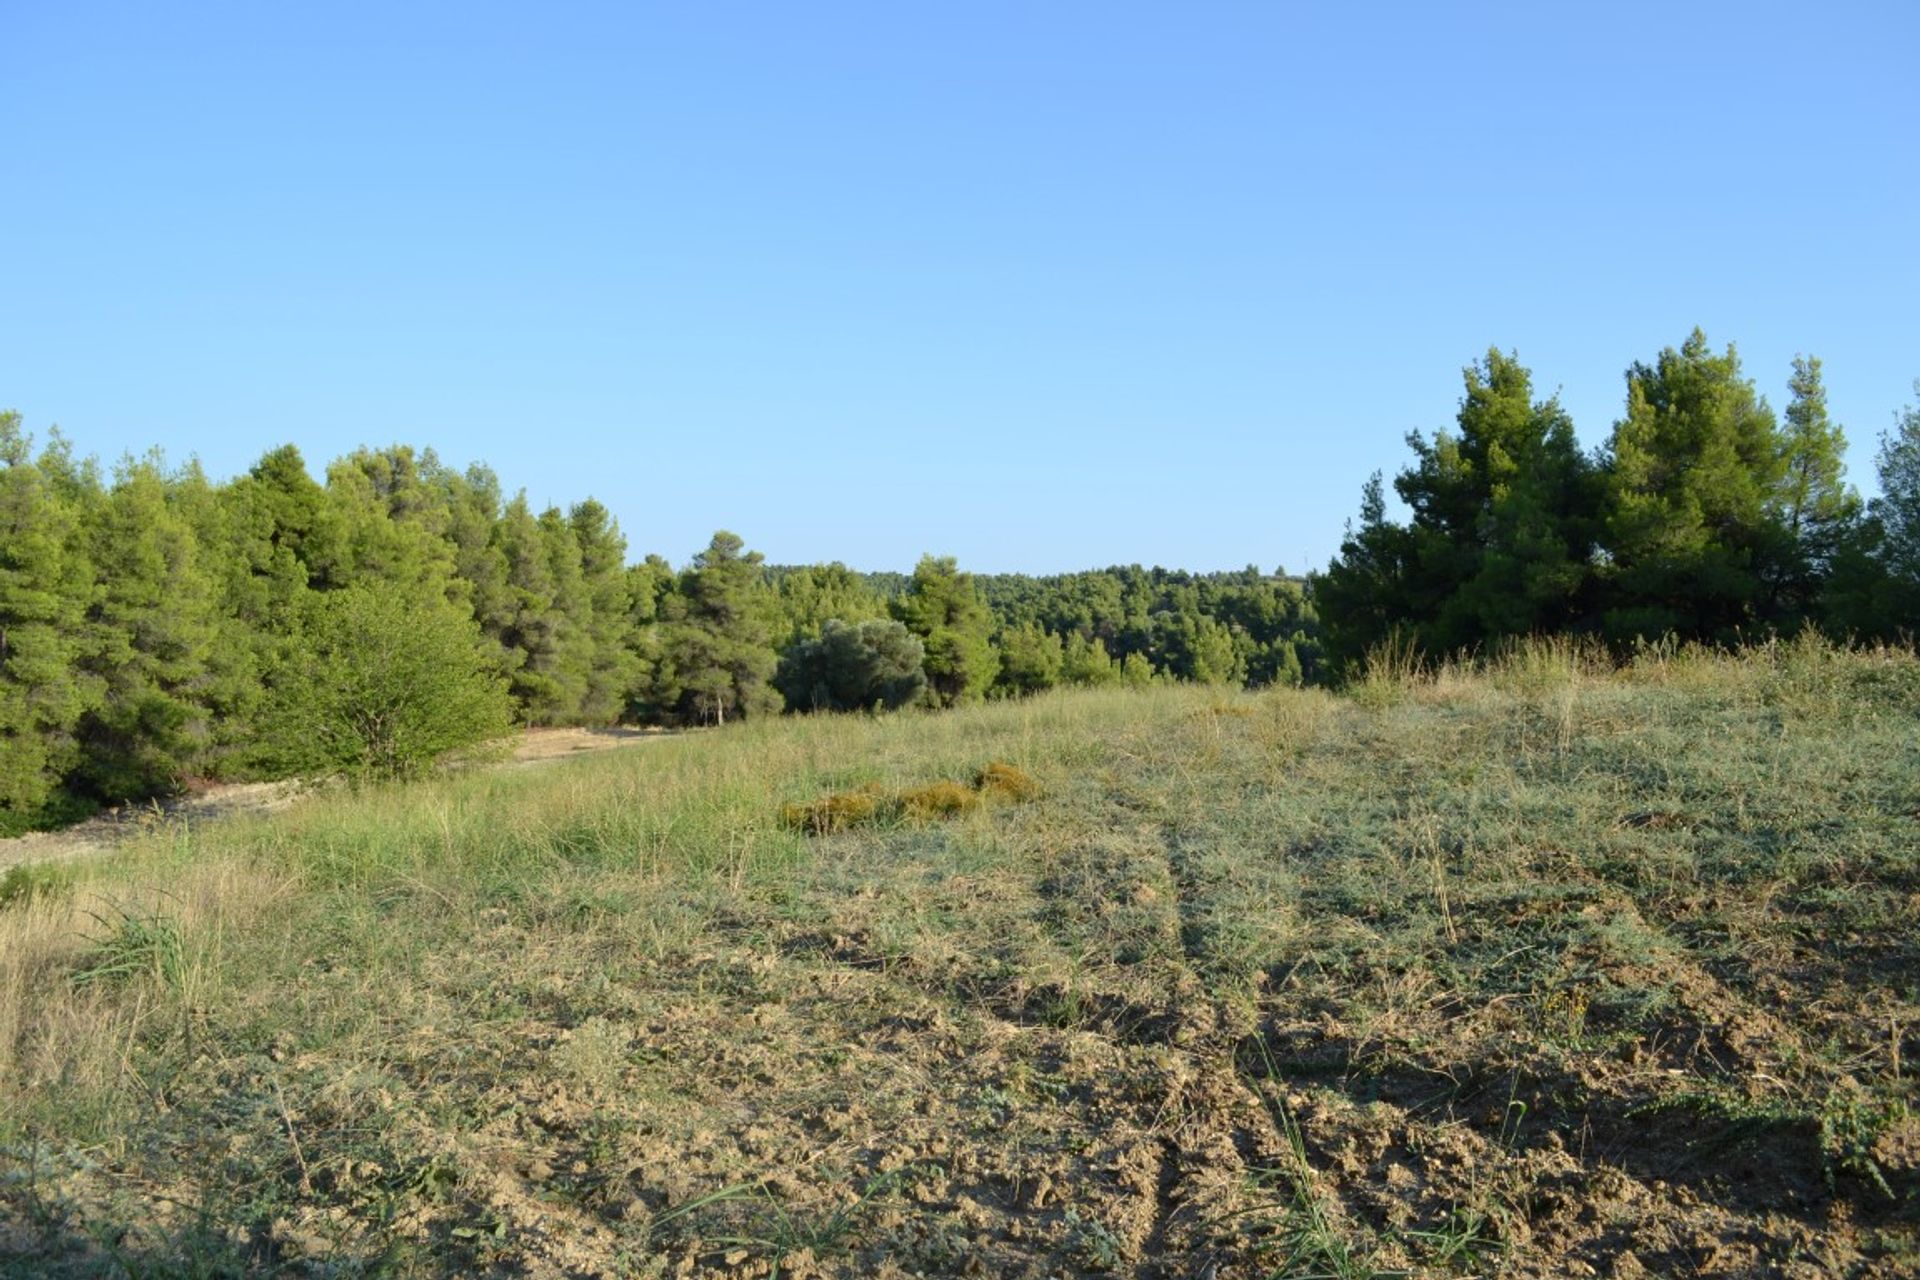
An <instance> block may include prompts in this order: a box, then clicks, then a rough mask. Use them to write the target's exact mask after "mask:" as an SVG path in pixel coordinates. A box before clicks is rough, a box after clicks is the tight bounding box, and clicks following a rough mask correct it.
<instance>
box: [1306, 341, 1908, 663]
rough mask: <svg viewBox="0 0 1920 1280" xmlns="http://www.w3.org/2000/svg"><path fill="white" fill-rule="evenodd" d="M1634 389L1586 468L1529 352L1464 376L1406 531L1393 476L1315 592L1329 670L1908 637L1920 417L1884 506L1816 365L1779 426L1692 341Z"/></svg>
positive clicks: (1882, 476)
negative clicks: (1530, 366) (1771, 640)
mask: <svg viewBox="0 0 1920 1280" xmlns="http://www.w3.org/2000/svg"><path fill="white" fill-rule="evenodd" d="M1626 383H1627V399H1626V408H1625V413H1624V416H1622V417H1621V418H1620V419H1619V420H1618V421H1616V422H1615V423H1614V424H1613V430H1612V433H1611V434H1610V436H1609V437H1608V439H1607V440H1606V441H1605V443H1604V444H1602V445H1601V447H1600V448H1598V449H1597V450H1595V451H1593V452H1591V453H1589V452H1586V451H1583V450H1582V449H1581V448H1580V446H1579V444H1578V443H1577V441H1576V440H1575V438H1574V429H1573V422H1572V420H1571V418H1570V417H1569V416H1568V414H1567V412H1566V411H1565V410H1564V409H1563V408H1562V407H1561V406H1560V404H1559V402H1558V400H1557V399H1556V398H1554V397H1547V398H1545V399H1539V398H1536V396H1535V394H1534V391H1533V381H1532V375H1531V373H1530V372H1529V371H1528V370H1527V369H1526V368H1525V367H1523V366H1522V365H1521V364H1520V363H1519V361H1518V359H1517V357H1515V356H1514V355H1511V354H1504V353H1502V352H1500V351H1498V350H1491V351H1489V352H1488V353H1487V354H1486V357H1485V358H1484V359H1482V360H1480V361H1477V362H1476V363H1474V364H1473V365H1471V366H1470V367H1468V368H1467V369H1466V370H1465V393H1464V395H1463V396H1462V397H1461V400H1460V407H1459V412H1458V414H1457V416H1456V418H1455V427H1454V429H1453V430H1442V431H1438V432H1436V433H1434V435H1433V436H1432V437H1431V438H1428V437H1426V436H1424V435H1422V434H1420V433H1417V432H1416V433H1413V434H1411V435H1409V436H1408V437H1407V444H1408V446H1409V447H1410V448H1411V450H1412V452H1413V460H1412V462H1411V463H1410V464H1409V465H1408V466H1406V467H1405V468H1404V469H1403V470H1401V471H1400V473H1399V474H1398V475H1397V476H1396V477H1395V478H1394V482H1393V487H1394V490H1395V491H1396V492H1397V493H1398V494H1399V496H1400V498H1401V499H1402V501H1404V502H1405V504H1406V506H1407V508H1408V510H1409V517H1408V519H1407V520H1406V521H1404V522H1400V521H1395V520H1391V519H1389V518H1388V516H1387V507H1386V493H1385V486H1384V485H1383V483H1382V479H1381V475H1380V473H1378V472H1376V473H1375V474H1374V475H1373V477H1372V479H1371V480H1369V481H1368V483H1367V485H1366V487H1365V489H1364V490H1363V492H1362V497H1361V504H1360V517H1359V521H1358V523H1357V524H1353V523H1350V524H1349V525H1348V528H1347V535H1346V538H1345V540H1344V541H1343V542H1342V543H1341V546H1340V551H1339V554H1338V555H1337V556H1336V557H1335V558H1334V560H1333V561H1332V563H1331V564H1330V565H1329V566H1328V568H1327V570H1326V572H1325V573H1324V574H1322V575H1320V576H1318V577H1316V578H1315V579H1314V581H1313V582H1312V584H1311V595H1312V599H1313V602H1314V604H1315V606H1316V608H1317V609H1318V611H1319V615H1320V619H1321V622H1322V624H1323V637H1322V638H1323V645H1324V658H1325V662H1326V669H1327V671H1328V673H1329V674H1330V675H1332V676H1333V677H1334V678H1340V677H1341V676H1343V675H1345V674H1348V673H1351V672H1353V671H1354V670H1356V669H1357V668H1358V666H1359V665H1360V664H1361V663H1362V662H1363V661H1364V660H1365V658H1366V655H1367V654H1369V653H1370V652H1371V651H1373V650H1374V649H1375V647H1376V646H1379V645H1381V644H1383V643H1389V642H1391V643H1394V644H1396V645H1402V646H1405V647H1406V648H1408V649H1410V650H1411V651H1413V652H1415V653H1418V654H1424V655H1428V656H1438V655H1451V654H1455V653H1459V652H1462V651H1477V650H1483V649H1485V648H1486V647H1488V646H1492V645H1498V644H1499V643H1501V642H1503V641H1506V640H1509V639H1511V638H1513V637H1518V636H1528V635H1540V634H1576V635H1589V636H1595V637H1598V638H1600V639H1602V640H1604V641H1606V642H1607V643H1610V644H1612V645H1614V646H1616V647H1625V646H1630V645H1631V644H1633V643H1635V642H1637V641H1643V640H1652V639H1658V638H1664V637H1673V638H1677V639H1680V640H1695V641H1702V642H1706V643H1712V644H1737V643H1741V642H1743V641H1748V640H1754V639H1759V638H1762V637H1765V636H1768V635H1773V634H1780V633H1787V632H1793V631H1798V630H1800V629H1802V628H1806V627H1818V628H1821V629H1823V630H1825V631H1827V632H1828V633H1830V634H1832V635H1834V636H1836V637H1838V638H1841V639H1849V638H1851V639H1856V640H1858V639H1883V640H1896V639H1901V638H1910V636H1911V634H1912V631H1913V629H1914V628H1915V626H1916V625H1917V624H1920V408H1915V407H1909V408H1907V409H1905V410H1904V411H1902V412H1900V413H1898V414H1896V419H1895V425H1894V427H1893V428H1892V429H1891V430H1889V431H1888V432H1886V433H1884V434H1883V435H1882V436H1881V439H1880V447H1879V450H1878V454H1877V457H1876V467H1877V470H1878V472H1879V481H1880V489H1881V496H1880V497H1878V498H1876V499H1875V500H1874V501H1873V502H1872V503H1870V504H1869V503H1863V502H1862V501H1861V499H1860V496H1859V494H1858V493H1857V492H1856V491H1855V490H1854V488H1853V487H1852V486H1851V485H1849V484H1848V483H1847V480H1846V475H1845V467H1844V456H1845V450H1846V437H1845V433H1844V431H1843V430H1842V428H1841V426H1840V424H1838V423H1836V422H1834V421H1833V420H1832V418H1831V416H1830V415H1829V413H1828V409H1827V398H1826V390H1825V387H1824V385H1823V383H1822V381H1821V366H1820V361H1819V360H1817V359H1814V358H1811V357H1799V358H1796V359H1795V360H1794V362H1793V367H1792V371H1791V375H1790V377H1789V378H1788V380H1787V384H1786V385H1787V391H1788V397H1789V398H1788V401H1787V407H1786V409H1785V411H1784V412H1783V413H1781V414H1779V415H1776V414H1775V413H1774V411H1773V409H1772V408H1771V407H1770V406H1769V404H1768V403H1767V400H1766V398H1765V396H1763V395H1762V394H1761V393H1760V392H1759V390H1758V389H1757V388H1756V387H1755V385H1754V383H1753V381H1752V380H1751V379H1750V378H1748V377H1747V376H1745V374H1744V373H1743V372H1742V370H1741V367H1740V361H1739V357H1738V354H1737V353H1736V351H1735V349H1734V348H1733V346H1731V345H1729V346H1727V347H1726V348H1725V349H1724V350H1719V351H1716V350H1714V349H1713V348H1712V347H1711V346H1710V345H1709V344H1708V342H1707V339H1706V337H1705V335H1704V334H1702V333H1701V332H1700V331H1699V330H1697V329H1696V330H1695V331H1694V332H1693V333H1692V334H1691V335H1690V336H1689V337H1688V338H1687V339H1686V341H1685V342H1684V343H1682V344H1681V345H1680V346H1679V347H1678V348H1677V349H1676V348H1671V347H1670V348H1668V349H1666V350H1664V351H1662V352H1661V353H1660V355H1659V356H1658V358H1656V359H1655V360H1654V361H1653V362H1652V363H1635V364H1633V365H1632V366H1631V367H1629V368H1628V370H1627V373H1626ZM1915 387H1916V391H1920V383H1916V384H1915Z"/></svg>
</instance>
